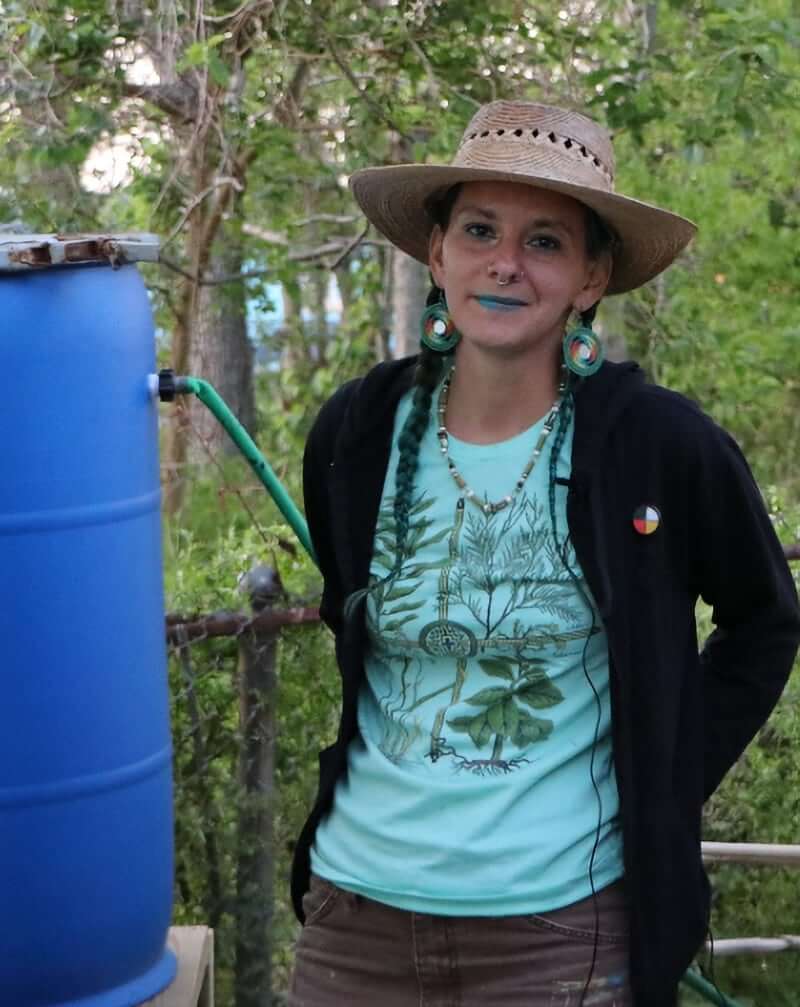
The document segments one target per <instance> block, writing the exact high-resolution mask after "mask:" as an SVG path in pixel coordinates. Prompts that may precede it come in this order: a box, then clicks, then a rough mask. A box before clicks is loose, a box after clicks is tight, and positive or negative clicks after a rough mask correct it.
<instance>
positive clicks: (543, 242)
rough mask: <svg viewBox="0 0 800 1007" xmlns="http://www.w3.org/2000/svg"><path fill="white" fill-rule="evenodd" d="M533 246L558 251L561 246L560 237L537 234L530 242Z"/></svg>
mask: <svg viewBox="0 0 800 1007" xmlns="http://www.w3.org/2000/svg"><path fill="white" fill-rule="evenodd" d="M528 244H529V245H531V246H532V247H533V248H541V249H543V250H544V251H556V250H557V249H559V248H561V242H560V241H559V240H558V238H553V237H552V236H551V235H549V234H537V235H535V236H534V237H533V238H531V239H530V241H529V242H528Z"/></svg>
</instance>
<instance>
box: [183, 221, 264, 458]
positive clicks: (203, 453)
mask: <svg viewBox="0 0 800 1007" xmlns="http://www.w3.org/2000/svg"><path fill="white" fill-rule="evenodd" d="M217 248H218V249H219V251H216V252H215V253H214V254H213V255H212V258H211V262H210V264H209V270H208V272H209V273H210V275H211V276H212V277H221V276H230V275H231V274H236V273H239V272H241V270H242V252H241V246H240V245H239V244H238V243H237V242H236V240H235V239H226V238H225V236H224V235H223V236H222V240H220V241H219V242H218V243H217ZM246 312H247V305H246V292H245V287H244V284H243V283H225V284H220V285H219V286H203V287H200V290H199V293H198V303H197V323H196V326H195V330H194V338H193V339H192V342H191V346H190V349H189V373H190V374H192V375H194V376H195V377H198V378H204V379H205V380H206V381H210V382H211V384H212V385H213V386H214V387H215V388H216V389H217V391H218V392H219V394H220V395H221V396H222V398H223V399H224V400H225V402H227V404H228V406H229V407H230V409H231V410H232V411H233V413H234V414H235V415H236V417H237V418H238V419H239V421H240V422H241V423H242V425H243V426H244V427H246V428H247V430H248V432H249V433H250V434H251V435H252V434H254V432H255V429H254V428H255V395H254V392H253V347H252V346H251V344H250V341H249V339H248V337H247V314H246ZM187 405H188V406H189V409H190V411H191V412H190V415H191V433H190V450H189V454H190V457H191V458H192V460H198V461H202V460H206V461H207V460H208V451H209V450H210V451H211V452H213V453H214V454H217V453H218V452H219V451H221V450H222V451H224V452H225V453H226V454H235V453H236V450H237V449H236V447H235V446H234V444H233V442H232V441H231V440H230V438H229V437H228V435H227V434H226V433H225V431H224V430H223V429H222V427H221V426H220V424H219V423H218V422H217V420H216V419H215V418H214V417H213V416H212V414H211V413H210V412H209V410H208V409H206V408H205V407H204V406H203V405H202V404H201V403H199V402H197V401H196V400H195V401H192V402H189V403H187Z"/></svg>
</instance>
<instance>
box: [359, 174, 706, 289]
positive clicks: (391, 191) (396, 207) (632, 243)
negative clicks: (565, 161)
mask: <svg viewBox="0 0 800 1007" xmlns="http://www.w3.org/2000/svg"><path fill="white" fill-rule="evenodd" d="M492 181H496V182H519V183H522V184H523V185H531V186H534V187H536V188H540V189H550V190H552V191H553V192H561V193H564V195H567V196H572V197H573V198H574V199H577V200H578V201H579V202H581V203H584V204H585V205H586V206H588V207H590V208H591V209H592V210H594V211H595V213H597V214H598V216H600V217H601V218H602V219H603V220H604V221H605V222H606V223H607V224H608V225H610V226H611V227H612V228H613V230H614V231H615V233H616V235H617V237H618V238H619V247H618V248H616V249H615V252H614V264H613V268H612V272H611V280H610V282H609V285H608V288H607V290H606V294H622V293H624V292H625V291H627V290H634V289H635V288H636V287H640V286H642V284H644V283H646V282H647V281H648V280H650V279H652V278H653V277H654V276H657V275H658V274H659V273H661V272H662V271H663V270H665V269H666V268H667V266H669V264H670V263H671V262H673V261H674V260H675V258H676V257H677V256H678V255H679V254H680V252H681V251H682V250H683V249H684V248H685V247H686V245H688V243H689V242H690V241H691V239H692V237H693V236H694V235H695V233H696V231H697V226H696V225H695V224H693V223H692V222H691V221H690V220H687V219H686V218H685V217H680V216H678V215H677V214H675V213H671V212H670V211H669V210H662V209H661V208H660V207H657V206H651V205H650V204H649V203H642V202H640V201H639V200H637V199H632V198H631V197H629V196H621V195H618V194H617V193H613V192H605V191H603V190H602V189H595V188H592V187H590V186H583V185H577V184H574V183H571V182H563V181H561V180H560V179H555V178H548V177H547V176H546V175H541V176H538V175H529V174H524V175H523V174H519V173H516V172H510V171H493V170H490V169H484V168H459V167H455V166H451V165H433V164H399V165H390V166H387V167H382V168H362V169H361V170H360V171H356V172H354V174H353V175H352V176H351V177H350V188H351V190H352V192H353V196H354V197H355V199H356V202H357V203H358V205H359V206H360V207H361V209H362V211H363V213H364V215H365V216H366V218H367V219H368V220H369V221H370V223H372V224H374V225H375V227H376V228H377V229H378V230H379V231H380V232H381V234H383V235H385V237H387V238H388V239H389V241H391V242H392V244H393V245H396V246H397V247H398V248H400V249H401V250H402V251H404V252H407V253H408V255H411V256H413V257H414V258H415V259H418V260H419V261H420V262H424V263H425V264H426V265H427V263H428V242H429V238H430V233H431V230H432V228H433V225H434V223H435V221H434V219H433V217H432V216H431V215H430V212H429V210H428V207H429V206H431V205H432V204H433V203H435V201H436V199H437V198H438V197H441V196H443V195H444V193H445V192H446V191H447V190H448V189H450V188H451V187H452V186H454V185H457V184H458V183H459V182H492Z"/></svg>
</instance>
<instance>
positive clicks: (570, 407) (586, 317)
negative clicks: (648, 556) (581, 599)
mask: <svg viewBox="0 0 800 1007" xmlns="http://www.w3.org/2000/svg"><path fill="white" fill-rule="evenodd" d="M596 314H597V305H596V304H593V305H592V306H591V307H590V308H587V309H586V311H582V312H581V315H580V318H581V325H586V326H589V327H591V324H592V322H593V321H594V316H595V315H596ZM581 380H582V379H581V378H578V377H577V376H576V375H575V374H572V373H568V375H567V387H566V388H565V390H564V398H563V400H562V402H561V409H560V410H559V413H558V427H557V428H556V437H555V440H554V441H553V446H552V450H551V451H550V466H549V487H548V489H549V491H550V527H551V528H552V530H553V542H554V544H555V547H556V549H558V550H559V552H561V551H562V549H563V553H562V556H561V558H562V560H563V561H564V564H565V565H567V551H566V550H567V541H566V539H565V540H564V543H563V545H561V546H560V545H559V542H558V529H557V524H556V472H557V468H558V458H559V455H560V454H561V448H562V447H563V445H564V438H565V437H566V436H567V431H568V430H569V424H570V420H571V419H572V414H573V412H574V411H575V388H576V386H577V385H578V383H579V382H580V381H581ZM583 380H586V379H583ZM570 572H571V571H570Z"/></svg>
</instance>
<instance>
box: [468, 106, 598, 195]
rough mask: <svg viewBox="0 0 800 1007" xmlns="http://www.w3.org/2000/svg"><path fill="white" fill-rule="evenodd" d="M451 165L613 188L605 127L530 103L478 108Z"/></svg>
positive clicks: (569, 113)
mask: <svg viewBox="0 0 800 1007" xmlns="http://www.w3.org/2000/svg"><path fill="white" fill-rule="evenodd" d="M452 164H453V166H454V167H461V168H482V169H489V170H493V171H509V172H515V173H517V174H521V175H527V174H531V175H536V176H537V177H542V176H544V177H546V178H552V179H554V180H556V179H559V180H562V181H564V182H571V183H574V184H576V185H585V186H589V187H591V188H596V189H600V190H603V191H605V192H613V191H614V150H613V148H612V146H611V138H610V137H609V135H608V133H607V132H606V130H604V129H603V128H602V127H601V126H599V125H598V124H597V123H596V122H593V121H592V120H591V119H588V118H587V117H586V116H585V115H581V114H580V113H579V112H572V111H569V110H568V109H563V108H556V107H553V106H551V105H539V104H537V103H536V102H532V101H530V102H529V101H513V102H512V101H494V102H491V103H490V104H489V105H484V106H483V107H482V108H480V109H479V110H478V112H476V113H475V115H474V116H473V118H472V121H471V122H470V123H469V125H468V126H467V128H466V130H465V131H464V135H463V137H462V138H461V143H460V144H459V147H458V150H457V152H456V155H455V157H454V158H453V161H452Z"/></svg>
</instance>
